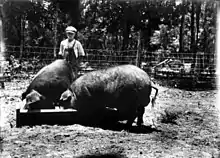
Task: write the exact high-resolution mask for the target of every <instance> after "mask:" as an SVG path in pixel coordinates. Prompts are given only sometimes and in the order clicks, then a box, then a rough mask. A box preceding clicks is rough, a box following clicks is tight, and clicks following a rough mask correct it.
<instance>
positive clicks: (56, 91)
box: [22, 59, 76, 110]
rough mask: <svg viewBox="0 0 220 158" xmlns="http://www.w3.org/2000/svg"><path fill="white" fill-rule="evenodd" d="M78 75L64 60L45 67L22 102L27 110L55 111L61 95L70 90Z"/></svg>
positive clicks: (24, 95) (30, 86)
mask: <svg viewBox="0 0 220 158" xmlns="http://www.w3.org/2000/svg"><path fill="white" fill-rule="evenodd" d="M75 78H76V75H75V74H74V73H73V71H72V68H71V67H70V65H69V64H68V63H67V62H66V61H65V60H62V59H59V60H56V61H54V62H52V63H51V64H49V65H47V66H45V67H43V68H42V69H41V70H40V71H39V72H38V73H37V74H36V76H35V77H34V79H33V80H32V82H31V83H30V85H29V86H28V87H27V89H26V91H25V92H24V93H23V94H22V100H24V99H26V104H25V107H24V108H25V109H29V110H32V109H54V108H55V105H56V104H57V103H58V102H59V98H60V96H61V94H62V93H63V92H64V91H65V90H66V89H68V88H69V86H70V85H71V83H72V82H73V80H75Z"/></svg>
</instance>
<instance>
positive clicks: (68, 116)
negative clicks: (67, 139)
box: [16, 108, 77, 127]
mask: <svg viewBox="0 0 220 158" xmlns="http://www.w3.org/2000/svg"><path fill="white" fill-rule="evenodd" d="M76 116H77V111H76V110H73V109H65V110H60V109H42V110H33V111H28V110H24V109H19V108H18V109H16V127H21V126H34V125H42V124H47V125H55V124H57V125H71V124H75V123H76Z"/></svg>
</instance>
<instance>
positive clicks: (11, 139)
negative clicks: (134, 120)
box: [0, 80, 220, 158]
mask: <svg viewBox="0 0 220 158" xmlns="http://www.w3.org/2000/svg"><path fill="white" fill-rule="evenodd" d="M28 82H29V81H27V80H20V81H19V80H14V81H12V82H6V83H5V89H0V105H1V111H0V112H1V113H0V114H1V117H0V119H1V120H0V126H1V134H0V136H1V137H0V145H1V146H0V149H1V156H0V157H4V158H10V157H13V158H20V157H25V158H26V157H51V158H52V157H53V158H61V157H63V158H72V157H76V158H82V157H84V158H90V157H110V158H119V157H124V158H125V157H129V158H135V157H137V158H141V157H143V158H148V157H149V158H154V157H167V158H172V157H184V158H187V157H192V158H194V157H204V158H209V157H210V158H218V157H220V155H219V154H220V128H219V127H220V123H219V118H218V114H220V111H218V109H217V108H216V106H217V103H216V99H217V90H209V91H186V90H180V89H175V88H167V87H163V86H159V85H156V86H157V87H158V88H159V95H158V98H157V100H156V104H155V107H154V109H151V108H150V106H149V107H146V110H145V115H144V124H145V126H143V127H142V128H137V127H136V125H135V124H134V125H133V130H130V131H127V130H123V129H104V128H98V127H86V126H82V125H79V124H75V125H69V126H59V125H54V126H49V125H42V126H34V127H28V126H25V127H22V128H16V127H15V125H16V124H15V120H16V116H15V110H16V106H18V105H21V104H22V102H21V100H20V96H21V93H22V92H23V91H24V90H25V88H26V86H27V85H28ZM153 122H154V124H155V128H153V127H152V126H151V125H152V124H153Z"/></svg>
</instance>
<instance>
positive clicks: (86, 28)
mask: <svg viewBox="0 0 220 158" xmlns="http://www.w3.org/2000/svg"><path fill="white" fill-rule="evenodd" d="M177 2H178V3H177ZM192 4H194V5H192ZM193 7H194V8H193ZM73 8H74V9H73ZM216 8H217V4H216V1H212V0H207V1H204V2H191V1H188V0H178V1H177V0H155V1H152V0H147V1H144V0H139V1H131V0H123V1H116V0H77V1H74V2H73V1H71V0H65V1H61V0H56V1H51V0H43V1H38V0H26V1H21V2H18V1H12V0H5V1H4V5H3V11H4V17H3V21H4V32H5V41H6V44H9V45H20V46H23V45H25V46H44V47H45V46H50V47H53V46H54V47H55V48H57V47H59V43H60V41H61V40H62V39H63V38H65V34H64V30H65V27H66V26H67V25H70V24H71V25H74V26H75V27H76V28H77V29H78V30H79V32H78V39H79V40H80V41H81V42H82V44H83V46H84V47H85V48H87V49H88V48H90V49H108V50H129V49H130V50H135V49H141V51H142V55H143V56H144V55H146V56H147V55H148V54H149V51H154V52H157V51H158V50H162V51H161V52H162V53H164V52H165V53H168V54H170V53H179V55H178V56H185V55H184V54H185V53H188V56H189V57H191V56H192V55H190V54H192V53H193V54H194V56H193V58H196V56H195V54H196V52H205V56H206V60H207V62H206V63H208V62H210V63H212V62H211V61H213V58H211V56H212V55H213V54H214V53H215V39H216V37H215V35H216V10H217V9H216ZM73 10H74V11H73ZM56 13H57V14H56ZM192 16H195V17H196V20H197V21H195V23H196V25H195V26H194V27H195V28H194V29H193V32H192V31H191V30H192V27H193V26H192V20H193V19H192ZM55 31H57V34H55ZM139 32H140V37H139ZM192 37H195V43H193V41H192ZM139 38H140V39H141V44H140V48H137V47H138V45H137V43H138V42H137V41H138V39H139ZM192 45H193V47H192ZM190 52H191V53H190Z"/></svg>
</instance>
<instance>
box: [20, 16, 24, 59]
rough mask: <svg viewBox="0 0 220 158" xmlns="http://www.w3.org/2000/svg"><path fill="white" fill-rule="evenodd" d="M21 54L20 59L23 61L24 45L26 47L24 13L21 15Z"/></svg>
mask: <svg viewBox="0 0 220 158" xmlns="http://www.w3.org/2000/svg"><path fill="white" fill-rule="evenodd" d="M20 18H21V19H20V24H21V25H20V55H19V61H20V62H21V58H22V53H23V47H24V15H21V16H20Z"/></svg>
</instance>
